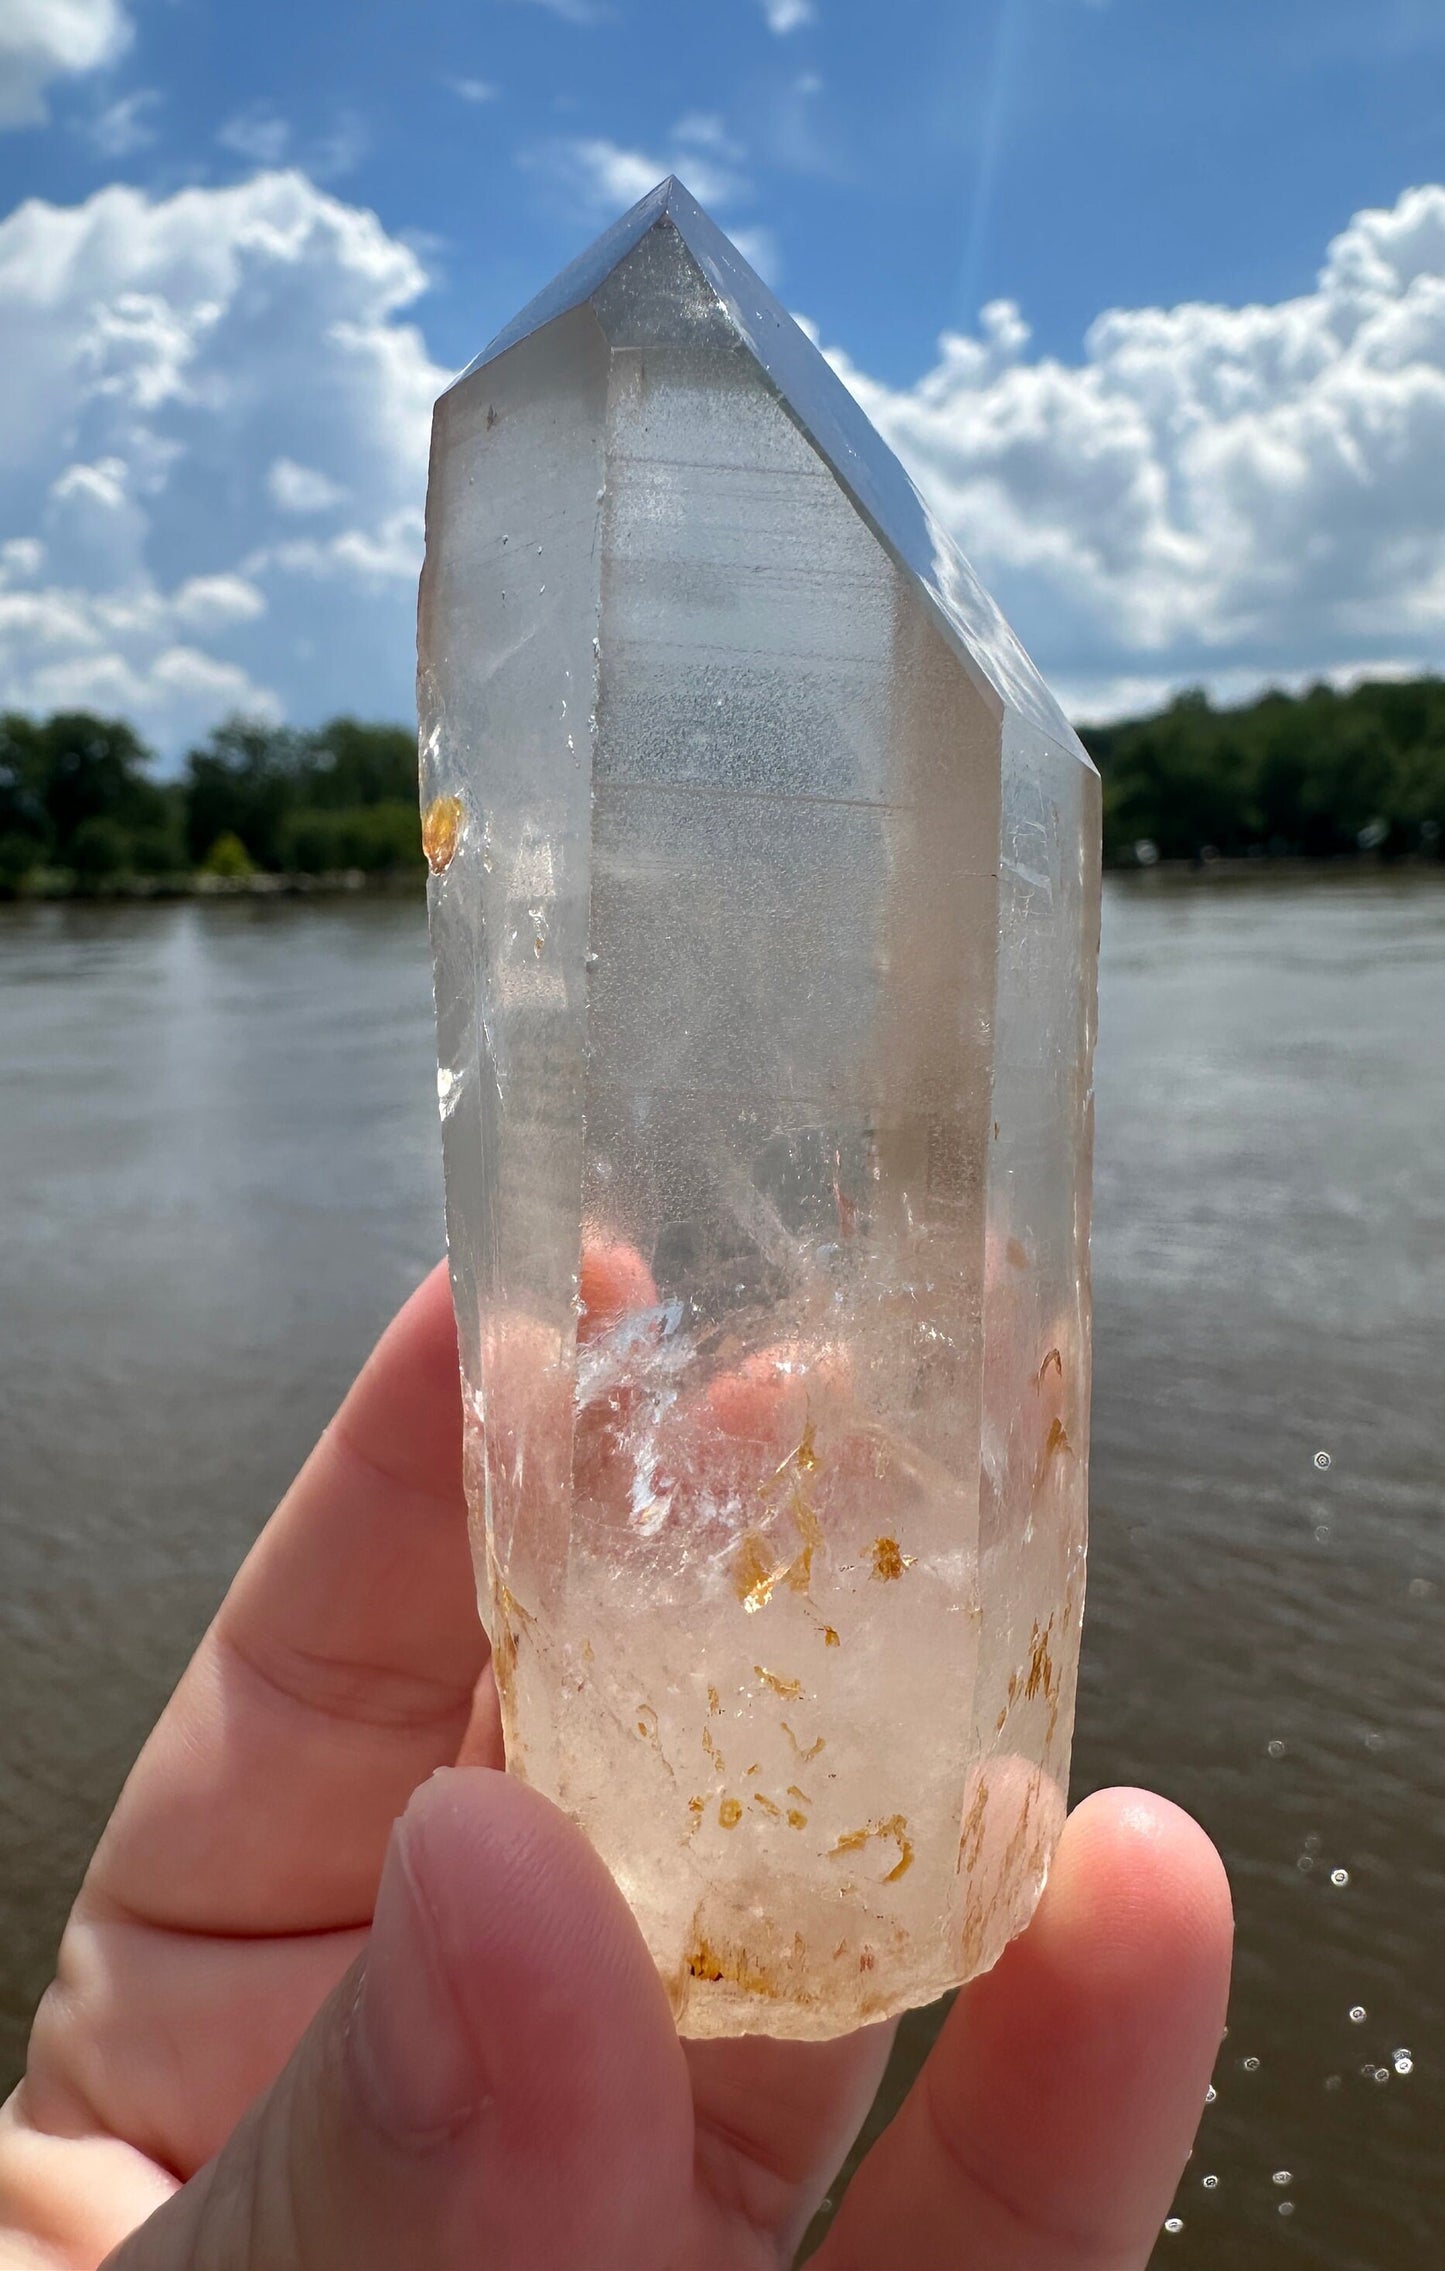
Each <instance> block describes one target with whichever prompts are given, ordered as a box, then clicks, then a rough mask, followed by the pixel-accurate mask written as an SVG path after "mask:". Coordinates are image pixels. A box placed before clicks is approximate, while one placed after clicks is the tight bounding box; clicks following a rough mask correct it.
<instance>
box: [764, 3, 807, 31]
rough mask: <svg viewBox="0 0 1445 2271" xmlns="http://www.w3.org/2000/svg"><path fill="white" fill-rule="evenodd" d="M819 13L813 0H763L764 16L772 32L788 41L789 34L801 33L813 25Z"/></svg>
mask: <svg viewBox="0 0 1445 2271" xmlns="http://www.w3.org/2000/svg"><path fill="white" fill-rule="evenodd" d="M817 13H818V11H817V9H816V8H815V7H814V6H813V0H763V15H764V16H765V18H766V19H767V26H768V30H769V31H770V32H774V33H776V34H777V36H778V38H779V39H786V37H787V35H788V33H789V32H796V31H800V30H801V29H802V27H803V25H804V24H811V23H812V22H813V20H814V18H815V17H816V15H817Z"/></svg>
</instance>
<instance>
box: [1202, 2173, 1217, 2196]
mask: <svg viewBox="0 0 1445 2271" xmlns="http://www.w3.org/2000/svg"><path fill="white" fill-rule="evenodd" d="M1199 2181H1200V2183H1201V2184H1202V2185H1203V2187H1204V2189H1205V2191H1206V2192H1217V2191H1218V2190H1219V2179H1218V2177H1217V2176H1202V2177H1201V2178H1200V2179H1199Z"/></svg>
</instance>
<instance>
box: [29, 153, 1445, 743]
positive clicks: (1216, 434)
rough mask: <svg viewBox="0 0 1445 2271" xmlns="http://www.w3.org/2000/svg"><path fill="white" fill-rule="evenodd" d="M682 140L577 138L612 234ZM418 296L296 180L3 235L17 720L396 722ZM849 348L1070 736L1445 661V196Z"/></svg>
mask: <svg viewBox="0 0 1445 2271" xmlns="http://www.w3.org/2000/svg"><path fill="white" fill-rule="evenodd" d="M684 141H685V142H686V145H687V148H688V149H689V150H690V151H691V153H692V156H693V158H694V159H696V160H702V161H709V160H710V161H711V162H712V163H713V164H714V165H716V166H717V167H718V168H719V169H720V170H721V171H722V172H723V173H724V174H725V175H727V176H728V178H729V181H730V182H734V181H735V182H738V183H740V182H741V171H740V169H741V167H742V165H743V163H744V159H743V155H742V153H741V152H740V151H738V150H737V149H736V147H735V145H734V144H733V142H732V141H731V139H730V136H729V134H728V131H727V129H726V127H725V126H724V125H723V124H722V123H721V122H720V121H719V120H717V119H715V118H713V117H712V116H711V115H710V114H701V115H697V116H694V117H692V118H691V119H685V120H680V121H679V122H678V125H677V127H676V128H675V129H674V131H673V134H672V135H671V136H670V137H668V138H667V139H666V143H665V146H664V147H663V148H661V149H659V150H658V151H656V152H651V153H649V152H636V151H629V150H627V149H625V148H623V147H622V146H621V145H617V144H612V143H606V144H603V145H600V146H599V145H582V146H581V147H583V148H585V149H587V150H589V151H590V153H591V154H590V156H589V157H588V158H587V160H586V167H585V169H584V171H583V172H581V173H580V174H579V175H578V176H577V177H575V181H574V189H576V191H577V193H579V194H581V193H583V192H585V193H586V195H588V196H590V197H592V198H593V199H595V201H596V208H597V210H598V212H599V216H600V217H610V215H611V213H613V212H615V211H617V210H618V209H620V207H621V206H622V205H623V204H625V203H626V202H627V201H628V200H629V198H631V197H632V196H634V195H635V194H637V192H638V191H639V190H642V189H646V188H648V187H650V186H651V184H652V182H653V181H655V180H656V179H657V178H658V177H659V175H660V174H661V173H663V172H665V171H667V170H668V168H669V164H670V163H676V162H677V159H678V157H679V155H680V145H681V144H682V143H683V142H684ZM571 147H572V148H573V149H574V150H575V149H577V148H578V147H579V146H578V145H572V146H571ZM581 163H582V161H581V160H579V164H581ZM686 170H687V172H689V173H690V174H691V175H692V177H693V180H694V185H695V186H701V184H700V183H699V182H698V179H697V172H696V165H695V164H693V165H689V166H688V167H687V169H686ZM732 193H733V194H737V195H739V196H740V195H741V194H742V190H741V188H740V187H738V188H735V189H734V190H733V192H732ZM425 282H426V278H425V276H424V273H423V270H422V267H421V265H420V262H419V260H418V257H417V254H416V252H415V251H414V250H413V249H411V248H410V247H408V246H407V245H405V244H402V243H401V242H399V241H398V240H397V239H396V238H394V237H392V236H390V235H389V234H388V233H387V231H386V230H385V229H384V228H383V227H382V225H381V223H380V222H379V221H378V220H377V219H376V217H375V216H374V215H372V214H369V213H366V212H363V211H361V210H359V209H358V208H356V207H355V206H352V205H348V204H346V203H344V202H342V201H341V200H339V199H337V198H335V197H333V196H330V195H328V194H327V193H325V192H323V191H322V190H321V189H319V188H318V187H317V186H316V184H315V183H314V182H312V181H310V180H309V179H307V178H306V177H305V176H303V175H300V174H297V173H294V172H293V173H276V172H269V173H262V174H259V175H257V176H256V177H255V178H253V179H251V180H248V181H245V182H242V183H238V184H236V185H233V186H231V187H228V188H208V189H200V188H197V189H187V190H183V191H180V192H179V193H177V194H175V195H173V196H167V197H157V198H148V197H146V196H145V195H143V194H142V193H141V192H139V191H138V190H135V189H131V188H125V187H120V186H112V187H111V188H108V189H105V190H102V191H100V192H99V193H97V195H95V196H94V197H92V198H90V199H88V200H87V201H86V202H85V203H84V204H81V205H77V206H74V207H70V208H59V207H55V206H51V205H44V204H40V203H38V202H32V203H29V204H26V205H22V206H21V207H19V208H18V209H17V210H16V211H14V212H13V213H11V214H10V215H9V216H8V217H7V218H5V219H4V220H0V336H3V338H4V340H5V354H4V356H3V357H0V529H3V530H4V532H5V533H4V538H3V540H0V705H9V704H14V705H17V706H20V707H26V708H34V709H47V708H51V707H54V706H56V705H58V704H61V703H89V704H94V705H96V706H99V707H103V708H110V709H117V710H121V711H124V712H126V713H127V714H129V715H131V716H133V717H134V718H135V719H136V720H137V722H138V723H139V724H140V725H141V727H142V728H143V729H144V730H145V731H147V732H148V733H150V734H151V735H152V736H154V737H155V738H156V739H157V741H158V742H160V743H161V744H162V745H163V746H165V747H167V748H172V749H174V748H176V747H178V746H181V745H183V743H184V741H185V739H186V738H187V737H188V736H190V735H192V734H194V733H196V732H198V731H200V730H203V729H204V728H205V727H206V726H207V725H209V724H210V723H212V722H213V721H214V720H215V719H216V718H217V717H219V716H220V715H222V714H224V713H225V712H226V711H228V710H230V709H233V708H236V707H238V706H239V707H244V708H247V709H253V710H260V711H263V712H269V713H271V714H276V715H285V716H288V717H291V718H294V719H297V720H301V721H306V720H315V719H319V718H321V717H324V716H326V715H328V714H330V713H331V712H333V711H336V710H339V709H355V710H357V711H359V712H361V713H363V714H368V715H372V716H394V717H404V716H405V715H406V714H407V713H408V711H409V709H410V703H411V672H412V631H413V620H414V617H413V608H414V594H415V585H414V578H415V574H416V569H417V565H418V562H419V558H420V550H421V512H422V501H423V493H424V487H425V479H426V443H427V430H428V421H429V412H430V405H431V402H432V399H433V397H434V396H435V394H436V393H437V392H438V391H439V389H440V388H441V386H442V385H443V384H445V381H446V377H447V375H448V374H446V373H445V372H444V371H442V370H440V369H439V368H438V367H437V366H436V365H435V363H434V362H433V361H432V359H431V357H430V356H429V354H428V352H427V349H426V346H425V343H424V341H423V339H422V337H421V334H420V333H419V331H418V330H417V329H416V328H415V325H414V322H413V321H412V314H413V310H414V307H415V304H416V302H417V301H418V299H419V297H420V295H421V293H422V291H423V288H424V285H425ZM833 360H834V362H835V365H836V366H837V367H838V368H839V369H840V370H841V372H842V373H843V375H844V376H845V378H846V379H847V381H848V383H849V384H850V385H851V386H852V387H853V388H854V390H855V391H856V393H857V394H858V396H859V398H860V399H861V401H862V402H863V404H864V406H865V408H866V409H867V410H868V411H869V412H870V414H871V415H872V416H873V418H874V419H875V420H876V422H877V424H878V425H879V427H880V428H881V430H882V431H883V433H884V435H885V436H886V437H887V438H888V439H889V440H890V441H891V442H892V443H893V445H894V447H895V448H896V449H897V450H898V451H899V454H900V455H901V456H902V457H903V458H904V460H905V461H906V462H907V464H908V465H909V467H910V468H911V470H912V471H913V473H914V475H915V477H916V478H917V480H918V482H919V484H920V486H921V487H922V488H923V489H924V491H925V492H926V494H927V496H928V498H929V501H930V503H931V505H932V506H933V508H934V510H935V512H936V513H937V514H938V515H939V517H940V518H941V519H942V520H943V521H944V522H945V523H946V525H947V526H948V527H949V528H950V530H951V532H952V533H953V534H954V536H955V537H956V538H957V539H958V541H959V543H960V544H961V545H962V547H963V549H964V550H965V552H967V553H968V554H969V556H970V557H971V558H972V559H973V560H974V562H975V564H976V565H977V567H978V568H979V570H980V572H981V573H982V574H983V575H984V577H985V578H986V580H987V581H988V583H989V584H990V585H991V586H992V588H993V589H994V590H995V591H996V592H997V594H998V596H999V598H1000V600H1001V601H1002V603H1003V605H1004V607H1005V609H1006V610H1007V612H1008V614H1009V615H1010V617H1011V619H1012V621H1013V622H1014V624H1015V627H1016V628H1017V629H1018V631H1019V632H1020V634H1021V635H1022V637H1023V638H1024V640H1025V641H1026V643H1027V644H1028V646H1029V647H1030V649H1031V650H1032V651H1033V652H1034V654H1035V655H1036V657H1037V659H1038V661H1039V662H1040V664H1041V665H1042V666H1043V668H1044V669H1045V671H1046V672H1047V673H1048V675H1049V676H1050V678H1051V680H1052V681H1053V682H1054V684H1055V686H1056V688H1057V689H1058V691H1059V692H1060V694H1061V696H1062V698H1063V699H1064V700H1065V702H1066V704H1067V705H1068V706H1069V707H1070V708H1071V709H1072V710H1073V712H1074V714H1075V715H1083V716H1095V717H1102V716H1107V715H1111V714H1112V715H1117V714H1119V713H1120V712H1122V711H1124V710H1126V709H1138V708H1141V707H1144V706H1146V705H1150V704H1153V703H1154V702H1157V701H1158V700H1160V699H1162V698H1163V697H1164V696H1166V695H1167V694H1168V693H1169V692H1170V691H1171V690H1172V689H1173V688H1175V687H1177V686H1179V685H1182V684H1190V683H1198V682H1203V683H1206V684H1208V685H1210V686H1211V687H1213V688H1214V689H1216V690H1217V691H1218V692H1220V693H1221V694H1225V695H1232V694H1240V695H1242V694H1245V693H1248V692H1249V691H1251V690H1252V689H1254V688H1255V687H1257V686H1259V685H1260V684H1262V683H1265V682H1267V681H1270V680H1275V681H1290V680H1299V679H1302V678H1306V677H1309V676H1314V675H1318V676H1324V677H1333V678H1336V679H1339V678H1342V677H1346V676H1349V675H1351V674H1358V673H1361V672H1365V671H1374V672H1379V673H1386V672H1395V673H1397V672H1399V671H1402V670H1408V669H1411V668H1420V667H1427V666H1434V667H1437V668H1438V667H1445V187H1427V188H1422V189H1416V190H1411V191H1410V192H1408V193H1407V194H1406V195H1404V196H1403V197H1401V199H1400V200H1399V202H1398V203H1397V204H1396V205H1395V206H1393V207H1392V208H1390V209H1389V210H1385V211H1372V212H1365V213H1360V214H1357V215H1356V216H1355V218H1354V219H1353V220H1352V221H1351V222H1350V224H1349V226H1348V227H1347V228H1346V229H1345V230H1344V232H1343V233H1342V234H1341V235H1340V236H1339V237H1338V238H1337V239H1336V241H1335V242H1334V244H1333V245H1331V246H1330V247H1329V248H1328V250H1327V254H1326V257H1325V260H1324V263H1323V266H1322V268H1321V270H1320V273H1319V276H1318V279H1317V281H1316V283H1315V284H1314V286H1313V288H1312V289H1310V290H1308V291H1306V292H1303V293H1302V294H1301V295H1300V296H1299V297H1297V298H1294V299H1290V300H1285V301H1281V302H1279V303H1276V304H1274V305H1267V306H1254V307H1244V308H1231V307H1225V306H1218V305H1200V304H1186V305H1181V306H1177V307H1155V308H1149V307H1146V308H1132V309H1115V310H1112V311H1110V312H1108V313H1106V314H1104V315H1101V316H1100V317H1099V318H1098V320H1097V322H1096V323H1095V324H1094V325H1093V327H1092V329H1091V331H1090V332H1089V334H1088V337H1087V339H1086V341H1085V343H1084V346H1083V348H1082V350H1081V352H1080V353H1079V355H1078V356H1077V357H1073V358H1062V357H1057V356H1050V355H1043V354H1040V353H1039V352H1038V351H1037V350H1036V348H1035V347H1034V344H1033V342H1032V340H1031V337H1030V333H1029V328H1028V324H1027V321H1026V319H1025V315H1024V313H1023V312H1021V311H1020V309H1019V308H1018V307H1016V306H1015V305H1014V304H1013V303H1012V302H1009V301H1006V300H1000V301H997V302H994V303H993V304H992V305H990V306H989V307H988V308H986V309H985V310H984V311H983V314H982V317H981V318H980V321H979V323H978V325H977V327H976V330H975V332H974V333H973V335H971V336H968V337H965V336H962V335H949V336H946V337H945V338H944V339H943V340H942V341H941V342H940V346H939V350H938V354H937V357H936V359H935V361H934V364H933V367H932V368H931V369H929V370H928V371H926V372H925V373H924V374H923V375H922V376H921V377H920V378H919V379H918V380H917V381H916V383H914V384H912V385H898V384H894V385H885V384H883V383H881V382H880V381H878V380H877V379H875V378H873V377H872V376H870V375H869V374H868V373H867V372H866V371H864V370H861V369H859V368H857V367H856V366H855V365H853V364H850V363H849V362H848V361H847V359H846V358H845V357H844V356H843V355H841V354H836V353H835V354H834V356H833Z"/></svg>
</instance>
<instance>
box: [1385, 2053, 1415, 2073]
mask: <svg viewBox="0 0 1445 2271" xmlns="http://www.w3.org/2000/svg"><path fill="white" fill-rule="evenodd" d="M1390 2064H1391V2065H1392V2066H1393V2067H1394V2069H1395V2072H1396V2073H1397V2074H1413V2073H1414V2071H1415V2061H1414V2059H1413V2058H1412V2057H1411V2056H1410V2053H1409V2051H1408V2050H1392V2051H1391V2053H1390Z"/></svg>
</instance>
